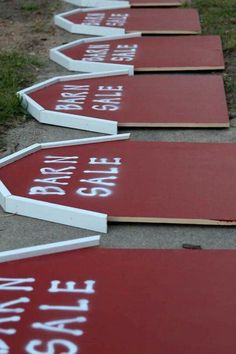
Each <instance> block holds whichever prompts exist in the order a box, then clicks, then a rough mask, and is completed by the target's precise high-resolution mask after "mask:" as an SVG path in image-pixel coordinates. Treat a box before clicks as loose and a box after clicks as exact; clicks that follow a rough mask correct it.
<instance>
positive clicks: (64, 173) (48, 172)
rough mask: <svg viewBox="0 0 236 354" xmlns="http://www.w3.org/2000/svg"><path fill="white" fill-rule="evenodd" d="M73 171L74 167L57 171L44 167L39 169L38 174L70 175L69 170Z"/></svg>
mask: <svg viewBox="0 0 236 354" xmlns="http://www.w3.org/2000/svg"><path fill="white" fill-rule="evenodd" d="M75 169H76V167H74V166H71V167H65V168H59V169H55V168H51V167H44V168H41V169H40V172H41V173H42V175H72V174H73V172H71V170H75ZM67 171H69V172H67Z"/></svg>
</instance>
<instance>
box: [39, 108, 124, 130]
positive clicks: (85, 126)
mask: <svg viewBox="0 0 236 354" xmlns="http://www.w3.org/2000/svg"><path fill="white" fill-rule="evenodd" d="M40 123H47V124H52V125H57V126H61V127H66V128H73V129H81V130H87V131H91V132H96V133H103V134H117V132H118V122H117V121H112V120H106V119H100V118H95V117H87V116H83V115H77V114H69V113H63V112H54V111H47V110H44V111H41V114H40Z"/></svg>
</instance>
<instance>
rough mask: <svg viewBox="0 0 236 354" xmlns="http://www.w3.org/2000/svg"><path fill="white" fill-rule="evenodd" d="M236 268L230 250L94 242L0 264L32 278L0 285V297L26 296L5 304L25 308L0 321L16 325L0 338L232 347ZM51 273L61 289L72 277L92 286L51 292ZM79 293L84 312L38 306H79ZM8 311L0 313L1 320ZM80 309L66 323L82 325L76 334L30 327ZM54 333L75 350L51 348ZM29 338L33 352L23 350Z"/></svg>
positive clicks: (139, 351) (78, 347) (82, 345)
mask: <svg viewBox="0 0 236 354" xmlns="http://www.w3.org/2000/svg"><path fill="white" fill-rule="evenodd" d="M235 269H236V255H235V251H177V250H176V251H170V250H168V251H167V250H125V249H123V250H113V249H93V250H79V251H71V252H67V253H62V254H57V255H50V256H44V257H37V258H34V259H31V260H29V259H27V260H22V261H16V262H9V263H6V264H2V265H1V278H9V279H11V278H14V279H16V278H22V279H25V278H32V279H35V281H33V282H31V283H24V282H22V283H20V284H19V285H21V286H32V287H33V291H28V292H26V291H16V290H15V291H13V290H11V291H9V290H8V291H7V290H0V301H1V303H4V302H7V301H10V300H16V299H19V298H20V297H27V298H29V299H30V302H29V303H25V304H24V303H23V304H18V305H14V306H13V305H11V306H8V308H17V307H18V308H19V307H23V308H24V309H25V311H24V312H23V313H21V314H18V315H19V316H20V317H21V319H20V321H18V322H9V323H2V324H1V325H0V327H1V328H5V329H7V328H15V329H16V331H17V332H16V334H14V335H4V334H1V340H3V341H4V342H5V343H6V344H7V345H8V346H9V347H10V349H11V350H10V353H17V354H22V353H55V354H61V353H74V354H75V353H81V354H94V353H98V354H101V353H103V354H111V353H112V354H121V353H129V354H143V353H149V354H157V353H161V354H183V353H188V354H199V353H204V354H213V353H214V354H222V353H227V354H234V353H235V347H236V337H235V327H236V316H235V307H236V303H235V301H236V300H235V294H236V286H235V276H236V274H235ZM53 280H58V281H60V282H61V283H60V284H59V287H60V288H66V282H68V281H71V280H73V281H74V282H75V289H78V288H84V281H86V280H94V281H95V284H94V287H93V289H94V293H92V294H86V293H85V294H83V293H63V292H62V293H50V292H48V289H49V288H51V282H52V281H53ZM4 283H6V281H5V282H4V281H1V282H0V286H1V285H2V284H4ZM11 287H12V288H13V285H12V286H11ZM81 299H86V300H88V306H89V309H88V311H83V312H82V311H69V310H64V311H62V310H41V309H40V306H42V305H45V304H47V305H51V306H53V305H54V306H55V305H57V306H62V305H64V306H69V307H71V306H78V300H81ZM13 315H14V316H15V314H13V313H8V314H7V313H2V314H1V319H2V318H3V317H10V316H13ZM78 316H83V317H85V318H86V322H83V323H75V324H69V325H68V324H67V325H65V327H66V329H70V330H72V329H73V330H82V331H83V334H82V335H79V336H76V335H71V334H70V333H63V331H62V333H58V331H54V332H49V331H47V330H43V329H38V328H33V326H34V324H35V323H41V324H44V323H45V322H49V321H55V320H61V319H75V318H77V317H78ZM59 339H60V340H63V341H65V340H66V341H67V343H68V342H69V343H71V344H72V345H74V348H75V350H74V351H69V350H68V349H67V347H65V346H64V345H63V346H62V345H56V343H55V342H54V345H53V347H52V348H51V351H49V347H48V344H49V341H53V340H54V341H55V340H59ZM35 340H38V341H39V343H38V345H37V346H36V345H35V347H34V349H35V351H29V349H26V348H29V346H30V344H32V341H35ZM52 349H53V350H52ZM36 350H37V351H36Z"/></svg>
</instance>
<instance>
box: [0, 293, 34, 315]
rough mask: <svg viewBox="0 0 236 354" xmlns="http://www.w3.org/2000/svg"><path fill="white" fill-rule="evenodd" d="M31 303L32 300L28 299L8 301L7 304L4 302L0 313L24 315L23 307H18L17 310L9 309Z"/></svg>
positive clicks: (1, 304) (0, 305)
mask: <svg viewBox="0 0 236 354" xmlns="http://www.w3.org/2000/svg"><path fill="white" fill-rule="evenodd" d="M28 302H30V299H29V298H28V297H20V298H19V299H16V300H11V301H7V302H2V303H0V313H9V312H13V313H22V312H24V311H25V310H24V308H22V307H17V308H8V307H9V306H12V305H13V306H14V305H16V304H21V303H24V304H25V303H28Z"/></svg>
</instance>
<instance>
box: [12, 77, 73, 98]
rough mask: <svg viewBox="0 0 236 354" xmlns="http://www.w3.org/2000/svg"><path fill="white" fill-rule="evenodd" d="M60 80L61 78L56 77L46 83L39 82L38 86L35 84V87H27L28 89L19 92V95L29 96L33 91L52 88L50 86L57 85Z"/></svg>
mask: <svg viewBox="0 0 236 354" xmlns="http://www.w3.org/2000/svg"><path fill="white" fill-rule="evenodd" d="M65 77H66V76H65ZM59 79H60V76H55V77H53V78H51V79H48V80H45V81H42V82H38V83H37V84H34V85H32V86H30V87H27V88H25V89H23V90H20V91H18V92H17V94H18V95H20V96H23V94H28V93H31V92H33V91H36V90H37V89H40V88H43V87H47V86H50V85H52V84H54V83H56V82H57V81H59Z"/></svg>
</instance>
